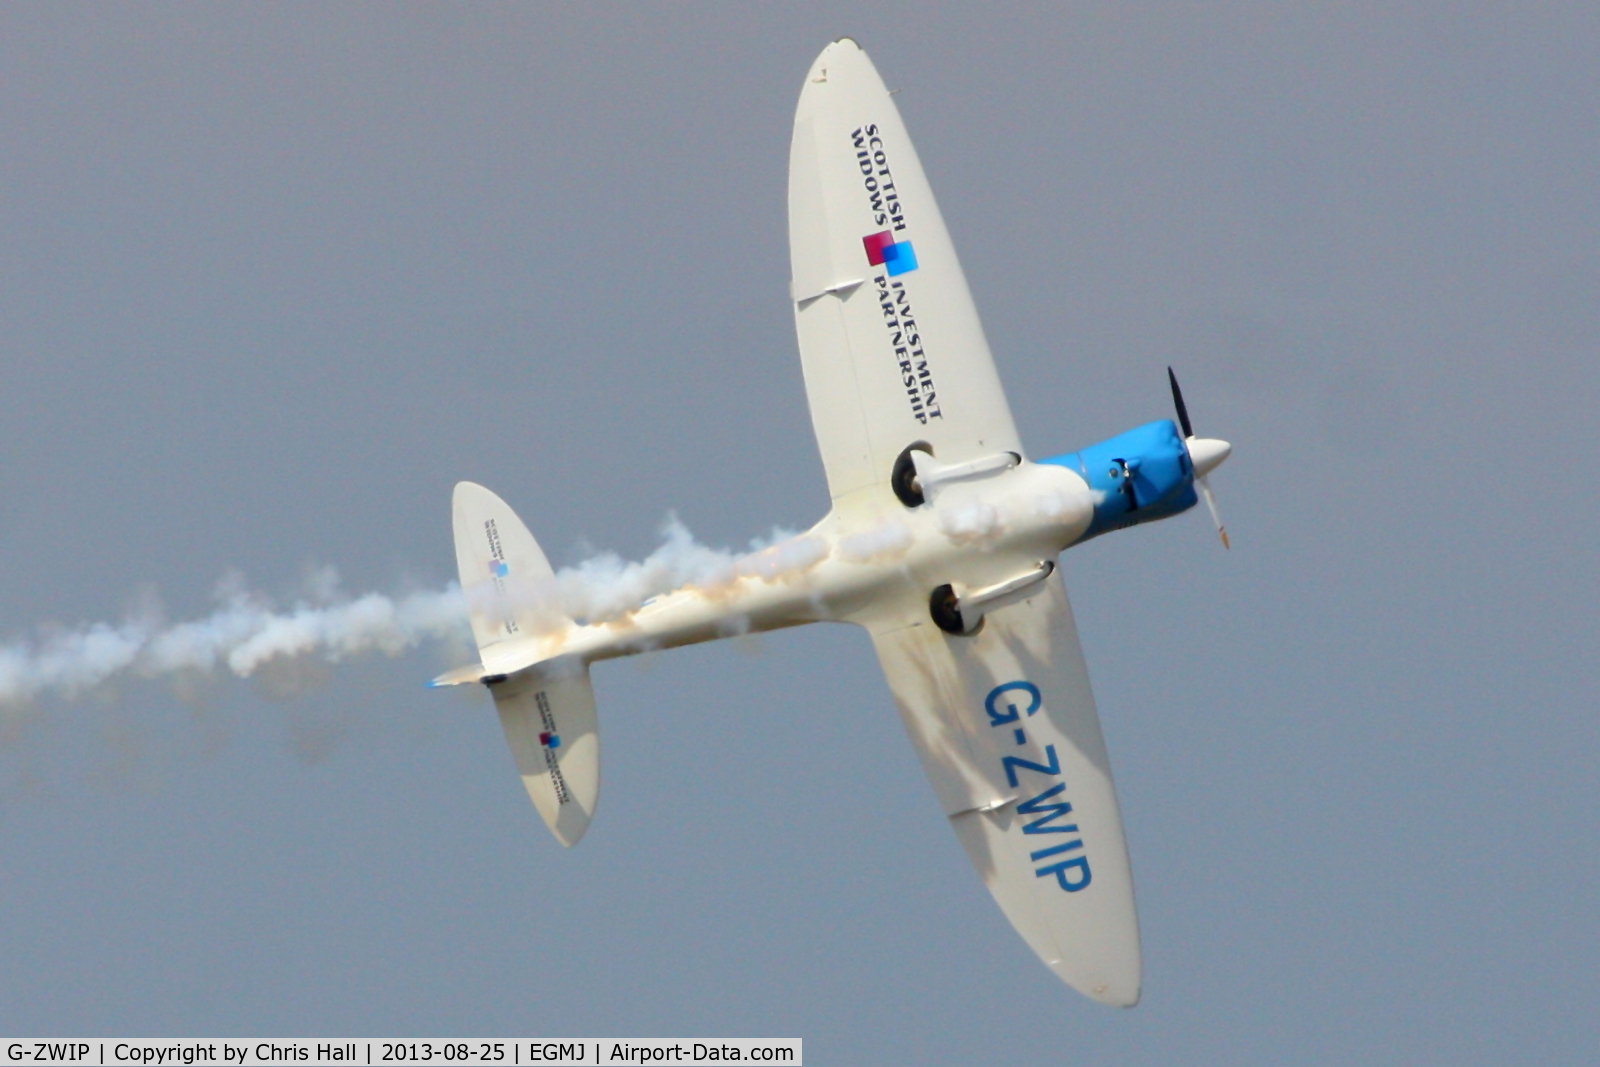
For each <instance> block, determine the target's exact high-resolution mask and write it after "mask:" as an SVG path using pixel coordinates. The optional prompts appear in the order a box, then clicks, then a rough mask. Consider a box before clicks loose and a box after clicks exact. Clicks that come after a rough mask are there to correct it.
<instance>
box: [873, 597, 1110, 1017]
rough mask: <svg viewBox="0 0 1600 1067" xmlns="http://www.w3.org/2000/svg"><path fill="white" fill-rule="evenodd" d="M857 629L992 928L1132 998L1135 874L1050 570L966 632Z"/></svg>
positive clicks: (882, 626) (1067, 616) (1076, 650)
mask: <svg viewBox="0 0 1600 1067" xmlns="http://www.w3.org/2000/svg"><path fill="white" fill-rule="evenodd" d="M907 620H911V621H910V622H909V623H908V622H907ZM868 628H869V630H871V632H872V637H873V641H874V643H875V644H876V645H877V650H878V658H879V660H880V661H881V662H882V663H883V670H884V674H885V675H886V676H887V677H888V680H889V688H890V689H891V690H892V691H893V692H894V696H895V703H896V704H897V705H898V706H899V709H900V715H901V718H902V719H903V720H904V722H905V726H906V732H907V733H908V734H910V736H911V741H912V744H913V745H914V746H915V747H916V749H917V754H918V755H919V756H920V757H921V758H922V763H923V768H924V769H925V770H926V771H927V773H928V777H929V779H930V780H931V781H932V783H933V787H934V792H935V793H937V794H938V797H939V802H940V804H941V805H942V806H943V808H944V812H945V814H946V815H947V816H948V817H949V819H950V823H951V826H952V827H954V829H955V832H956V836H957V837H959V838H960V839H961V844H962V845H963V846H964V847H965V848H966V850H967V855H968V857H969V858H970V859H971V860H972V862H973V865H974V866H976V867H977V868H978V873H979V874H980V875H981V876H982V877H983V880H984V884H986V885H987V886H988V887H989V892H990V893H991V894H993V896H994V898H995V900H996V901H997V902H998V903H999V905H1000V908H1001V910H1002V911H1004V912H1005V915H1006V918H1008V919H1010V920H1011V924H1012V925H1013V926H1015V927H1016V929H1017V932H1018V933H1020V934H1021V935H1022V937H1023V939H1024V940H1025V941H1027V942H1028V945H1029V946H1030V947H1031V948H1032V949H1033V950H1034V951H1035V952H1036V953H1038V954H1039V957H1040V958H1041V959H1043V960H1044V962H1045V964H1046V965H1047V966H1049V968H1050V969H1051V970H1053V971H1055V972H1056V974H1057V975H1058V976H1059V977H1060V978H1062V979H1063V980H1064V981H1065V982H1066V983H1067V984H1068V985H1070V986H1072V987H1073V988H1074V989H1077V990H1079V991H1080V992H1082V993H1084V994H1086V995H1087V996H1089V997H1092V998H1093V999H1095V1000H1098V1001H1100V1002H1102V1003H1105V1004H1113V1005H1118V1006H1123V1007H1128V1006H1132V1005H1133V1004H1135V1003H1137V1002H1138V1000H1139V986H1140V970H1141V966H1140V956H1139V920H1138V916H1137V914H1136V912H1135V910H1134V899H1133V875H1132V872H1131V870H1130V869H1129V865H1128V850H1127V844H1126V842H1125V841H1124V839H1123V834H1122V815H1121V812H1120V811H1119V809H1118V807H1117V795H1116V788H1115V785H1114V784H1113V782H1112V779H1111V765H1110V762H1109V760H1108V759H1107V756H1106V745H1105V739H1104V737H1103V736H1102V735H1101V732H1100V719H1099V716H1098V715H1097V714H1096V712H1095V705H1094V694H1093V693H1092V692H1091V691H1090V688H1089V674H1088V669H1087V667H1086V666H1085V664H1084V660H1083V651H1082V649H1081V647H1080V646H1079V643H1078V631H1077V626H1076V624H1075V623H1074V622H1073V618H1072V607H1071V605H1070V604H1069V603H1068V601H1067V591H1066V588H1065V586H1063V585H1062V583H1061V577H1060V574H1059V572H1057V573H1056V574H1053V575H1051V576H1050V577H1049V578H1048V579H1046V581H1045V583H1044V587H1043V589H1042V591H1041V592H1040V593H1038V594H1036V595H1035V596H1033V597H1031V598H1030V599H1028V600H1024V601H1022V602H1020V603H1017V604H1012V605H1010V606H1007V607H1004V608H1000V609H999V610H996V611H994V612H991V613H990V614H989V615H988V616H986V618H985V621H984V626H983V628H982V629H981V630H980V631H979V632H978V633H976V634H974V635H972V636H966V637H950V636H947V635H946V634H945V633H943V632H942V631H941V630H939V629H938V628H937V627H935V626H934V625H933V624H932V623H931V622H930V621H928V617H927V612H926V611H923V610H920V609H919V610H917V611H916V612H915V613H912V612H910V611H909V610H908V612H907V613H905V614H904V615H903V616H902V617H901V619H900V621H899V622H898V623H896V622H882V623H876V624H875V623H869V624H868Z"/></svg>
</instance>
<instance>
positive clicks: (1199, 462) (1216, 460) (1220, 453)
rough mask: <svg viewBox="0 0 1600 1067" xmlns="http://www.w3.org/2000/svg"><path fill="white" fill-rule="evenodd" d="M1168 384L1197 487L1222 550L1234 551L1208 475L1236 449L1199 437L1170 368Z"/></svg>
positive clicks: (1212, 439)
mask: <svg viewBox="0 0 1600 1067" xmlns="http://www.w3.org/2000/svg"><path fill="white" fill-rule="evenodd" d="M1167 381H1169V382H1171V383H1172V403H1173V406H1175V407H1176V408H1177V409H1178V425H1179V426H1180V427H1181V428H1182V429H1183V443H1184V445H1185V446H1186V447H1187V448H1188V449H1189V462H1190V463H1191V464H1192V465H1193V467H1194V481H1195V484H1196V485H1197V486H1199V487H1200V495H1201V496H1202V497H1203V498H1204V499H1205V502H1206V508H1207V510H1209V511H1210V512H1211V521H1212V522H1214V523H1216V525H1217V534H1218V535H1219V536H1220V537H1221V538H1222V547H1223V548H1230V547H1232V546H1230V545H1229V544H1228V528H1227V527H1226V526H1223V525H1222V515H1221V513H1219V512H1218V511H1217V498H1216V496H1215V495H1213V494H1212V492H1211V482H1210V479H1208V478H1207V477H1206V476H1207V475H1209V474H1210V473H1211V472H1212V471H1214V470H1216V469H1217V468H1218V467H1220V466H1222V461H1223V460H1225V459H1227V458H1228V456H1230V455H1231V454H1232V453H1233V446H1232V445H1230V444H1228V442H1226V441H1219V440H1217V439H1216V438H1214V437H1196V436H1195V435H1194V427H1193V426H1191V425H1190V424H1189V406H1188V405H1187V404H1185V403H1184V402H1183V390H1182V389H1180V388H1178V376H1177V375H1176V374H1174V373H1173V372H1172V368H1171V367H1168V368H1167Z"/></svg>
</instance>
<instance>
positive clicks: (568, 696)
mask: <svg viewBox="0 0 1600 1067" xmlns="http://www.w3.org/2000/svg"><path fill="white" fill-rule="evenodd" d="M489 691H490V692H491V693H493V694H494V706H495V710H496V711H498V712H499V713H500V725H501V727H502V728H503V729H504V730H505V732H506V741H507V742H508V743H509V744H510V745H511V756H512V758H513V759H515V760H516V763H517V771H518V772H519V773H520V774H521V775H522V784H523V786H524V787H526V788H527V790H528V796H529V797H530V798H532V800H533V806H534V807H535V808H538V809H539V815H540V816H541V817H542V818H543V819H544V822H545V825H546V826H548V827H550V831H551V833H553V834H555V835H556V840H557V841H560V842H561V843H562V844H563V845H567V846H569V847H570V846H572V845H575V844H577V843H578V840H579V839H580V838H581V837H583V834H584V831H586V830H588V829H589V820H591V819H593V818H594V808H595V803H596V801H598V800H599V797H600V726H599V719H598V716H597V715H596V713H595V706H594V686H593V684H591V683H590V681H589V667H588V665H587V664H584V663H581V662H576V661H573V660H568V659H557V660H550V661H548V662H545V663H541V664H540V665H539V666H537V667H534V668H531V669H529V670H526V671H522V672H520V673H518V674H513V675H512V676H511V677H509V678H507V679H505V680H504V681H500V682H494V683H491V684H490V685H489Z"/></svg>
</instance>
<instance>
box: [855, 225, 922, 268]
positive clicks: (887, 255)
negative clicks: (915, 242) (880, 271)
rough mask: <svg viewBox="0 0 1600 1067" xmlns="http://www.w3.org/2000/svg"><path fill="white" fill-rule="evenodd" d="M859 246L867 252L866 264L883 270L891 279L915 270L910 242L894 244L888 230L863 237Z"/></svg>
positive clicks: (914, 251)
mask: <svg viewBox="0 0 1600 1067" xmlns="http://www.w3.org/2000/svg"><path fill="white" fill-rule="evenodd" d="M861 244H862V246H863V247H865V248H866V250H867V262H868V263H870V264H872V265H873V266H874V267H880V266H881V267H883V268H885V269H886V270H888V272H889V277H891V278H893V277H895V276H896V275H899V274H907V273H909V272H911V271H914V270H916V269H917V253H916V250H915V249H913V248H912V247H911V242H910V241H899V242H896V241H895V239H894V234H893V233H892V232H890V231H889V230H884V231H883V232H882V233H875V234H873V235H872V236H870V237H863V238H862V239H861Z"/></svg>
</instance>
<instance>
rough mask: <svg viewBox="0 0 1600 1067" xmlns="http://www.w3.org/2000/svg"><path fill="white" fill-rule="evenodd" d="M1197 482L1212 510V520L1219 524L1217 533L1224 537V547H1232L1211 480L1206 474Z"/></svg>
mask: <svg viewBox="0 0 1600 1067" xmlns="http://www.w3.org/2000/svg"><path fill="white" fill-rule="evenodd" d="M1195 484H1196V485H1198V486H1199V487H1200V495H1201V496H1202V497H1204V498H1205V501H1206V507H1207V508H1208V509H1209V510H1210V511H1211V521H1212V522H1214V523H1216V524H1217V533H1218V534H1220V535H1221V537H1222V547H1223V548H1232V547H1233V546H1232V545H1230V544H1228V528H1227V527H1226V526H1224V525H1222V515H1221V513H1219V512H1218V511H1217V498H1216V497H1215V496H1213V495H1212V493H1211V480H1210V479H1209V478H1207V477H1206V476H1205V475H1203V474H1202V475H1201V476H1200V477H1199V478H1197V479H1195Z"/></svg>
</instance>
